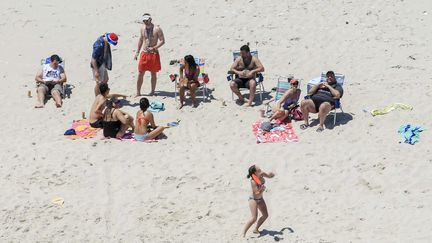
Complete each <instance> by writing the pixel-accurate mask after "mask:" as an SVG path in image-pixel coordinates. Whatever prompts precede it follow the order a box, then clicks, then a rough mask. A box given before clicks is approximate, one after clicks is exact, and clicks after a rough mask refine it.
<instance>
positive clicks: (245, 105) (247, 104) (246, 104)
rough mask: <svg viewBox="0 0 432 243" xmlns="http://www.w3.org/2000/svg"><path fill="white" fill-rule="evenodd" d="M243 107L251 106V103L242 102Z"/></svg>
mask: <svg viewBox="0 0 432 243" xmlns="http://www.w3.org/2000/svg"><path fill="white" fill-rule="evenodd" d="M243 106H244V107H252V104H251V103H249V102H248V103H244V105H243Z"/></svg>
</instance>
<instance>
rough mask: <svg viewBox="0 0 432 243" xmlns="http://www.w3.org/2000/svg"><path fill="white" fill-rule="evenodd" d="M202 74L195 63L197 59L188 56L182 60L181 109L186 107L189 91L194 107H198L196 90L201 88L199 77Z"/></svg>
mask: <svg viewBox="0 0 432 243" xmlns="http://www.w3.org/2000/svg"><path fill="white" fill-rule="evenodd" d="M199 74H200V68H199V66H198V65H197V64H196V62H195V58H194V57H193V56H191V55H187V56H185V57H184V59H183V60H181V63H180V79H179V80H180V83H179V84H180V91H179V93H180V105H179V109H181V108H182V107H183V106H184V102H185V92H186V89H189V92H190V96H191V98H192V103H193V106H194V107H197V106H198V103H197V101H196V90H197V88H198V87H199V86H200V83H199V82H198V75H199Z"/></svg>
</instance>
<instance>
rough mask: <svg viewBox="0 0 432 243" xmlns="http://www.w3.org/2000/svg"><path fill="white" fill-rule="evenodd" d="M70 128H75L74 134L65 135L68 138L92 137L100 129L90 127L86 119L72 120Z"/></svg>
mask: <svg viewBox="0 0 432 243" xmlns="http://www.w3.org/2000/svg"><path fill="white" fill-rule="evenodd" d="M71 128H72V129H74V130H75V133H76V135H69V136H65V137H67V138H69V139H77V138H94V137H95V136H96V135H97V133H98V132H99V130H101V129H100V128H93V127H91V126H90V124H89V121H88V120H87V119H84V120H77V121H73V122H72V127H71Z"/></svg>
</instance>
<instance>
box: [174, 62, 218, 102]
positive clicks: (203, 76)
mask: <svg viewBox="0 0 432 243" xmlns="http://www.w3.org/2000/svg"><path fill="white" fill-rule="evenodd" d="M205 62H206V60H205V59H204V58H199V57H195V63H196V64H197V65H198V66H199V68H200V73H199V75H198V82H199V83H200V86H199V87H198V89H197V91H196V92H197V93H198V92H200V91H201V93H202V100H203V102H205V101H207V99H208V94H207V84H208V82H209V81H210V79H209V77H208V74H207V73H206V72H205ZM176 63H178V64H180V61H179V60H173V61H171V63H170V64H171V65H173V64H176ZM180 65H181V64H180ZM170 79H171V81H172V82H173V83H174V99H175V100H176V101H177V96H178V88H179V87H178V85H179V75H178V74H171V75H170Z"/></svg>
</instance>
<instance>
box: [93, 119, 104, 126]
mask: <svg viewBox="0 0 432 243" xmlns="http://www.w3.org/2000/svg"><path fill="white" fill-rule="evenodd" d="M90 126H91V127H93V128H103V121H102V119H98V120H97V121H95V122H93V123H90Z"/></svg>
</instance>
